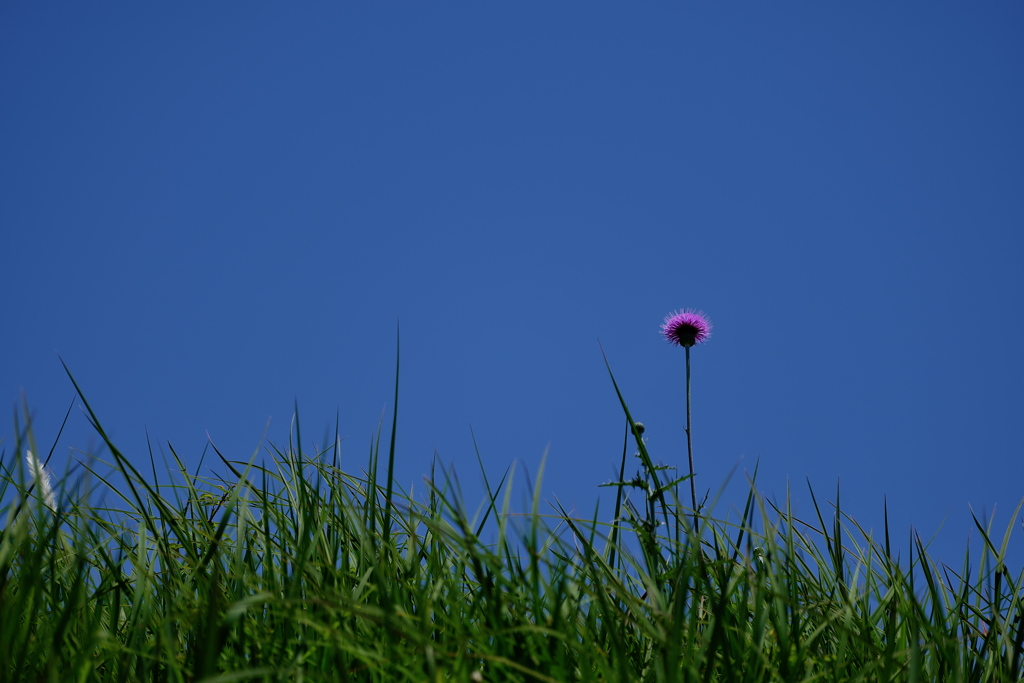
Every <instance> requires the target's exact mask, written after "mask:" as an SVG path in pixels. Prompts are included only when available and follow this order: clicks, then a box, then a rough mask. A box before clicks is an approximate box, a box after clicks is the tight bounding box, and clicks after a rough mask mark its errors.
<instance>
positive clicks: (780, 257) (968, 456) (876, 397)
mask: <svg viewBox="0 0 1024 683" xmlns="http://www.w3.org/2000/svg"><path fill="white" fill-rule="evenodd" d="M1021 35H1024V4H1022V3H1020V2H990V3H972V4H965V3H952V2H936V3H923V2H906V3H883V2H867V3H811V2H792V3H763V2H735V3H710V2H672V3H668V2H654V3H643V4H642V5H636V4H634V5H626V4H622V3H614V4H613V3H571V2H566V3H530V2H526V3H452V2H443V3H401V2H398V3H361V4H356V3H288V4H281V3H267V2H264V3H260V2H247V3H232V2H224V3H214V4H210V3H176V4H174V5H158V4H131V5H129V4H112V3H108V4H99V5H98V4H95V3H66V2H65V3H33V2H7V3H4V4H3V5H0V93H2V100H3V106H2V107H0V230H2V241H0V245H2V252H0V253H2V255H3V268H2V271H0V278H2V283H3V289H4V292H5V293H6V297H7V307H6V312H7V315H6V325H5V333H4V335H3V339H4V341H3V346H2V348H3V353H0V397H2V398H3V399H4V400H6V401H8V405H9V406H11V407H12V408H13V407H14V406H15V404H16V403H17V401H18V400H19V396H20V393H21V392H22V391H24V392H25V393H26V394H27V397H28V402H29V405H30V406H31V408H32V411H33V415H34V420H35V427H36V433H37V437H38V438H39V439H40V441H42V442H43V443H45V444H49V443H51V442H52V440H53V438H54V437H55V436H56V433H57V429H58V427H59V425H60V422H61V420H62V419H63V417H64V413H65V411H66V410H67V407H68V406H69V405H70V404H71V403H72V400H73V398H74V392H73V389H72V386H71V383H70V382H69V381H68V379H67V377H66V376H65V374H64V371H63V369H62V366H61V363H60V361H59V359H58V356H59V357H60V358H63V360H64V361H65V362H66V363H67V364H68V366H69V367H70V368H71V371H72V372H73V373H74V375H75V377H76V379H77V380H78V381H79V383H80V384H81V385H82V387H83V389H84V390H85V392H86V395H87V396H88V397H89V399H90V401H91V403H92V404H93V406H94V408H95V409H96V410H97V411H98V413H99V415H100V417H101V419H102V421H103V422H104V424H105V426H106V428H107V429H108V431H109V432H110V433H111V434H112V436H113V438H114V440H115V442H117V443H118V444H119V445H120V446H121V449H122V450H124V451H125V452H126V453H127V454H128V455H129V456H130V457H131V458H133V459H136V460H137V462H138V464H139V465H140V466H141V465H146V464H148V455H147V450H146V438H147V433H148V435H149V437H150V438H151V439H152V441H153V443H154V445H155V446H156V447H157V448H161V449H163V450H164V451H165V452H166V451H167V445H166V444H167V443H168V442H170V443H171V444H173V446H174V448H175V449H176V450H177V452H178V453H179V454H181V455H182V456H183V457H184V458H185V460H186V462H188V463H190V464H191V465H195V464H196V463H197V462H198V458H199V455H200V453H201V452H202V451H203V448H204V445H205V443H206V441H207V434H209V436H210V438H212V440H213V441H214V442H215V443H216V444H217V446H218V447H219V448H220V449H221V450H222V451H224V452H226V453H227V454H229V455H231V456H232V457H235V458H237V459H240V460H247V459H248V458H249V456H250V455H251V453H252V452H253V451H254V449H256V448H257V447H258V446H259V444H260V439H261V435H262V434H263V433H264V429H265V427H266V425H267V421H268V420H270V426H269V429H268V430H267V436H268V439H269V440H271V441H273V442H275V443H278V444H281V443H283V442H284V441H285V440H286V439H287V434H288V429H289V422H290V419H291V416H292V412H293V407H294V403H295V401H298V404H299V408H300V413H301V419H302V425H303V430H304V438H305V440H306V441H307V442H312V441H314V440H315V441H316V442H318V443H319V442H322V441H323V437H324V435H325V433H327V432H328V431H329V430H333V424H334V420H335V416H336V415H337V416H339V419H340V432H341V435H342V436H343V437H346V438H345V441H344V442H343V453H344V457H345V458H346V460H345V462H346V463H347V465H348V466H349V467H350V468H351V469H353V470H358V469H359V468H361V467H363V466H364V464H365V462H366V454H367V452H368V450H369V445H370V437H371V434H372V433H373V432H374V430H375V429H376V426H377V423H378V421H379V420H380V418H381V415H382V411H386V410H390V408H391V404H392V392H393V382H394V370H395V345H396V327H397V326H398V325H399V324H400V326H401V352H402V368H401V398H400V405H399V431H398V439H397V444H398V456H397V458H398V478H399V481H400V482H401V483H403V484H408V483H413V482H415V483H417V485H419V482H420V481H421V477H422V475H423V474H425V473H426V472H427V471H428V470H429V466H430V462H431V459H432V457H433V456H434V454H435V452H436V453H437V454H438V455H439V456H440V457H441V458H442V460H443V461H444V462H446V463H449V464H454V465H455V467H456V468H457V470H458V472H459V473H460V479H461V481H462V483H463V485H464V486H465V488H466V490H467V495H468V497H470V498H471V499H475V498H477V497H478V495H479V494H478V491H479V482H480V476H479V473H478V470H477V465H476V458H475V455H474V451H473V442H472V438H471V434H470V428H472V430H473V433H475V436H476V440H477V443H478V445H479V447H480V450H481V453H482V456H483V459H484V462H485V464H486V467H487V470H488V473H489V474H491V475H494V476H500V474H501V473H502V472H503V471H504V470H505V468H506V467H507V466H508V465H509V464H510V463H512V462H513V461H518V462H520V463H522V465H523V466H524V467H525V468H526V469H527V470H529V471H530V472H531V474H535V473H536V471H537V467H538V465H539V463H540V460H541V457H542V454H543V453H544V452H545V451H547V453H548V456H547V470H546V477H545V480H544V483H543V487H542V492H543V494H544V495H545V497H547V498H549V499H554V497H555V496H557V497H558V498H559V499H560V500H562V501H563V502H565V503H566V504H567V505H575V506H576V507H577V509H578V510H580V511H581V512H583V513H586V514H590V513H591V512H592V510H593V506H594V504H595V502H596V501H597V500H598V497H599V496H602V495H604V496H607V492H608V489H599V488H597V487H598V485H599V484H601V483H604V482H606V481H609V480H610V479H611V478H612V477H613V473H614V472H615V471H616V470H617V464H618V460H619V457H620V453H621V445H622V431H623V417H622V413H621V410H620V408H619V406H618V404H617V400H616V398H615V394H614V391H613V390H612V387H611V384H610V382H609V379H608V375H607V373H606V372H605V369H604V365H603V360H602V356H601V350H600V346H599V342H600V344H601V345H603V348H604V350H605V352H606V353H607V355H608V359H609V361H610V362H611V364H612V367H613V369H614V371H615V373H616V377H617V379H618V381H619V383H620V386H621V387H622V389H623V391H624V392H625V395H626V398H627V400H628V401H629V403H630V406H631V409H632V411H633V413H634V415H635V417H636V418H637V419H640V420H642V421H643V422H645V423H646V425H647V427H648V432H647V435H648V438H649V441H648V444H649V447H650V449H651V451H652V453H653V454H654V456H655V457H656V458H657V459H659V460H663V461H665V462H667V463H673V464H678V465H680V466H684V463H685V438H684V434H683V431H682V427H683V409H684V405H683V360H684V354H683V352H682V351H681V350H680V349H678V348H673V347H670V346H668V345H667V344H666V343H665V342H664V340H663V339H662V338H661V337H660V336H659V325H660V323H661V321H662V318H663V317H664V316H665V314H666V313H668V312H670V311H672V310H674V309H676V308H683V307H693V308H699V309H702V310H703V311H705V312H706V313H707V315H708V316H709V317H710V318H711V320H712V321H713V323H714V332H713V335H712V337H711V340H710V341H709V342H708V343H707V344H704V345H702V346H700V347H697V348H695V349H694V352H693V376H694V379H693V395H694V407H693V419H694V445H695V459H696V463H697V471H698V485H699V487H700V488H702V489H708V488H710V489H711V490H712V492H715V491H717V490H718V489H719V487H720V486H721V485H722V484H723V483H724V482H725V481H726V479H727V477H728V475H729V473H730V471H733V470H734V469H735V471H736V474H735V475H734V478H733V483H732V484H730V485H729V487H727V488H726V490H725V494H724V497H723V500H722V502H721V503H720V504H719V511H720V512H722V513H724V512H725V511H726V510H728V509H729V507H730V506H732V505H735V504H737V502H738V501H740V499H741V497H742V495H743V493H744V487H745V484H744V475H743V472H744V471H750V470H752V469H753V467H754V465H755V463H757V462H758V461H759V462H760V475H759V488H760V489H761V490H762V491H764V492H765V493H767V494H769V495H772V496H775V497H783V496H784V495H785V492H786V487H787V483H788V485H791V486H792V487H793V495H794V498H795V501H796V509H797V512H798V513H800V514H803V515H808V516H809V515H810V514H811V512H812V510H811V508H810V502H809V497H808V496H807V495H806V484H805V479H807V478H809V479H810V481H811V482H812V483H813V484H814V486H815V489H816V492H817V493H818V496H819V500H821V499H828V500H832V499H834V491H835V487H836V484H837V482H839V483H840V484H841V486H842V491H843V494H842V495H843V507H844V509H845V510H846V511H847V512H849V513H850V514H852V515H853V516H854V517H856V518H857V519H859V520H861V521H863V522H864V523H865V525H867V526H874V527H875V528H878V525H879V524H880V522H881V510H882V503H883V499H884V498H885V497H888V502H889V510H890V520H891V523H892V528H893V532H894V533H895V534H897V536H898V537H900V538H906V534H907V533H908V531H909V528H910V526H911V525H913V526H915V527H916V528H917V529H919V530H920V532H921V533H922V535H923V536H925V538H927V537H928V536H930V535H931V534H932V533H934V532H935V531H936V530H938V529H939V528H940V526H941V528H942V531H941V533H940V535H939V539H938V541H937V542H936V545H935V546H934V547H935V549H936V552H937V554H938V555H939V556H940V557H941V558H942V559H946V560H948V561H950V562H952V563H954V564H956V563H958V562H959V561H960V559H961V557H962V549H963V548H964V544H965V543H966V539H967V536H968V533H969V532H970V529H971V526H972V522H971V516H970V510H971V508H973V509H974V510H975V511H976V512H977V513H978V514H979V515H989V514H992V512H993V510H994V511H995V517H996V522H997V527H998V529H999V531H1000V533H1001V532H1002V529H1003V528H1005V525H1006V524H1007V523H1008V522H1009V520H1010V514H1011V513H1012V511H1013V509H1014V507H1015V506H1016V505H1017V503H1018V502H1019V500H1020V499H1021V497H1022V496H1024V487H1022V486H1021V482H1022V475H1024V461H1022V456H1024V448H1022V441H1021V429H1020V428H1021V424H1022V418H1021V414H1022V408H1024V405H1022V400H1021V390H1020V387H1021V386H1022V383H1024V365H1022V360H1021V356H1022V354H1021V353H1020V340H1021V339H1022V338H1024V324H1022V322H1021V312H1022V311H1021V294H1022V293H1024V271H1022V268H1021V266H1020V264H1021V263H1022V262H1024V237H1022V234H1024V126H1022V125H1021V122H1022V121H1024V42H1022V41H1021V39H1020V37H1021ZM2 433H3V434H4V435H6V436H5V441H4V446H3V447H4V448H5V449H6V457H8V458H10V457H11V451H10V449H11V447H12V444H13V428H12V426H10V425H9V426H8V427H7V428H5V431H3V432H2ZM72 448H75V449H81V450H84V451H90V450H97V448H98V446H97V440H96V438H95V437H94V436H93V435H91V433H90V431H89V429H88V425H87V424H86V420H85V419H84V418H83V417H82V415H81V411H80V409H79V408H78V407H77V406H76V408H75V409H74V410H73V412H72V418H71V423H70V425H69V427H68V429H67V431H66V434H65V436H64V437H62V439H61V441H60V443H59V444H58V447H57V449H56V451H55V453H54V456H53V460H52V462H51V465H52V466H53V469H55V470H56V471H57V472H61V471H63V469H64V468H65V466H66V465H67V463H68V462H70V461H71V459H72V458H74V457H81V456H80V455H77V454H76V453H75V452H73V451H72ZM521 490H523V489H521ZM524 495H525V490H524ZM608 509H609V508H608V507H607V506H606V507H605V510H606V511H607V510H608ZM607 514H610V512H609V513H607ZM1018 531H1019V529H1018ZM1022 539H1024V536H1021V535H1018V537H1017V540H1016V543H1015V545H1014V548H1015V553H1017V556H1018V557H1020V556H1022V553H1021V551H1020V548H1021V544H1022V543H1024V540H1022Z"/></svg>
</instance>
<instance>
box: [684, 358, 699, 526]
mask: <svg viewBox="0 0 1024 683" xmlns="http://www.w3.org/2000/svg"><path fill="white" fill-rule="evenodd" d="M691 423H692V421H691V418H690V347H689V346H687V347H686V453H687V455H688V456H689V458H690V500H691V501H692V502H693V528H694V529H696V528H697V485H696V483H694V476H693V432H692V430H691V428H690V425H691Z"/></svg>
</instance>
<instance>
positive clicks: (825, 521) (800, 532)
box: [0, 389, 1024, 683]
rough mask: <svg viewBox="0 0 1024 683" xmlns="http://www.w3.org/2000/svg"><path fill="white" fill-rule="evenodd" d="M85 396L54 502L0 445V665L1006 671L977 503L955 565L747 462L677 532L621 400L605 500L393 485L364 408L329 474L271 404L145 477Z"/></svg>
mask: <svg viewBox="0 0 1024 683" xmlns="http://www.w3.org/2000/svg"><path fill="white" fill-rule="evenodd" d="M616 390H617V389H616ZM82 400H83V402H84V397H82ZM85 405H86V409H87V411H88V414H89V415H90V417H91V419H92V420H93V423H94V427H95V429H96V431H97V433H98V434H99V436H100V438H101V439H103V441H104V442H105V444H106V447H107V451H108V452H109V459H108V461H107V462H102V461H100V460H98V459H97V460H94V461H90V462H88V463H84V467H85V469H84V470H83V471H82V472H81V476H79V477H78V480H77V481H74V480H70V479H68V480H65V481H64V482H62V483H60V484H59V485H58V486H57V487H56V493H57V500H56V505H55V509H51V507H49V506H48V504H47V501H46V498H45V495H43V494H44V492H43V491H42V490H41V486H40V483H39V482H38V481H37V480H36V479H35V478H34V477H33V476H32V471H31V470H30V468H28V467H27V466H26V465H25V464H24V452H25V451H26V450H32V451H33V452H36V453H38V451H37V450H36V449H35V448H34V444H32V443H30V441H31V439H32V435H31V430H30V429H27V428H23V427H20V426H17V425H16V434H17V438H16V442H15V443H14V444H13V446H14V448H13V451H10V452H7V453H5V454H4V457H3V461H2V462H3V471H2V472H0V501H2V507H0V524H2V525H3V526H2V531H0V644H2V646H3V648H4V656H3V657H0V680H3V681H8V680H10V681H61V682H64V681H125V682H128V681H131V682H134V681H206V682H207V683H212V682H214V681H293V680H294V681H298V680H307V681H347V680H352V681H395V680H399V681H401V680H415V681H428V680H429V681H446V680H452V681H505V680H512V681H567V680H581V681H589V680H598V681H736V682H747V681H1016V680H1018V679H1019V678H1020V670H1021V661H1020V658H1021V652H1022V643H1024V622H1022V619H1021V615H1022V613H1024V610H1022V604H1021V586H1022V576H1021V575H1020V574H1019V573H1016V574H1013V573H1011V571H1010V569H1009V568H1008V567H1007V566H1006V565H1005V563H1004V558H1005V556H1006V549H1007V546H1008V543H1009V539H1010V529H1007V531H1006V532H1005V533H1004V534H1003V535H1002V536H1001V537H998V536H996V535H995V534H994V533H993V530H992V529H990V528H985V527H983V526H982V525H981V524H980V523H979V524H978V530H979V532H980V533H981V535H982V537H983V539H984V543H985V545H984V548H983V549H982V551H981V556H980V557H977V558H972V557H970V555H969V554H967V555H965V557H964V561H963V563H962V565H961V566H959V567H955V568H951V567H946V566H943V565H940V564H937V563H935V562H934V561H932V560H931V559H930V558H929V557H928V555H927V554H926V552H925V548H924V544H923V543H922V542H921V541H920V539H918V538H916V537H914V536H911V539H910V542H911V548H912V552H911V555H910V557H909V558H908V559H907V560H905V561H904V562H902V563H901V562H898V561H897V560H896V559H895V558H894V554H893V545H892V542H891V539H890V533H889V529H888V526H887V525H886V528H885V530H884V538H883V539H874V538H872V537H871V535H870V534H869V533H867V532H865V531H864V530H863V529H861V528H860V527H859V526H858V525H857V524H856V522H855V521H854V520H852V519H850V518H849V517H847V516H846V515H844V514H843V513H842V512H841V510H840V507H839V492H838V491H837V492H836V495H835V501H834V502H833V503H831V504H819V501H818V500H815V501H814V505H815V511H816V515H815V518H814V519H810V520H802V521H801V520H797V519H795V518H794V517H793V515H792V514H791V513H790V510H789V509H788V507H787V504H786V502H785V501H784V502H783V503H782V505H780V506H774V505H772V504H771V503H770V502H769V501H767V500H765V499H764V498H763V497H761V496H760V495H759V494H758V493H757V492H756V489H755V487H754V485H753V482H752V483H751V487H750V494H749V495H748V497H747V499H746V504H745V507H744V510H743V511H742V513H741V516H740V518H739V519H737V520H734V521H726V520H720V519H716V518H715V516H714V515H713V514H704V515H702V516H701V518H700V526H699V529H700V536H699V537H698V536H697V534H696V532H695V530H694V528H695V526H694V522H693V520H694V518H693V516H692V515H693V511H692V510H691V509H690V508H688V507H684V506H682V505H680V504H679V497H678V495H677V494H678V490H679V484H680V482H681V481H684V480H675V481H666V480H665V475H666V472H667V471H668V470H666V469H664V468H660V467H658V466H657V465H655V462H654V460H653V459H652V456H651V455H650V454H649V453H648V452H647V449H646V445H645V444H644V442H643V439H642V438H640V436H639V435H640V434H641V433H642V432H641V430H639V429H637V428H636V424H635V423H634V422H633V420H632V418H631V416H630V415H629V413H628V410H627V411H626V416H627V418H626V419H627V431H626V433H627V435H628V437H629V438H628V439H627V447H626V448H625V449H624V451H623V458H624V460H623V462H624V463H625V461H626V456H627V453H628V452H629V451H631V450H633V449H630V448H629V446H628V443H629V442H630V441H632V443H633V445H634V446H635V451H636V457H637V459H638V463H639V466H640V471H641V473H640V475H639V476H638V477H636V478H635V479H633V480H630V481H623V482H618V483H617V484H615V485H616V486H618V487H619V493H620V494H621V495H620V496H619V497H618V501H619V502H618V503H617V504H616V508H617V509H616V510H614V511H613V512H612V513H611V514H608V515H602V514H601V513H600V512H599V511H595V513H594V515H593V516H592V517H590V518H581V517H577V516H573V515H570V514H568V513H567V512H566V511H565V510H563V509H562V508H561V507H560V506H559V505H558V504H557V502H555V503H554V504H549V503H547V502H545V501H543V500H541V499H540V497H539V495H537V493H536V491H539V490H540V485H539V482H538V484H537V486H536V487H535V489H534V491H535V493H534V494H533V496H532V505H531V506H530V509H529V510H527V511H523V512H519V511H513V509H512V507H511V504H510V501H511V496H512V492H513V490H515V487H516V485H517V484H516V482H517V472H516V471H515V469H514V468H510V469H509V471H508V472H506V473H505V475H504V476H503V477H502V479H501V480H500V481H497V482H492V481H490V480H488V479H487V477H486V475H484V482H485V488H486V491H487V495H486V497H485V499H484V501H483V502H482V504H474V505H473V506H472V507H470V506H469V505H467V503H466V502H465V501H464V500H463V499H462V496H461V494H460V493H459V490H458V486H457V482H456V481H455V480H454V478H453V477H450V476H448V475H447V474H446V473H445V472H443V471H442V472H438V471H436V470H435V472H434V473H433V475H432V477H431V480H430V481H428V482H427V488H426V490H425V491H424V492H423V493H422V494H420V495H417V496H413V495H410V494H408V493H406V492H405V491H402V490H401V489H400V487H398V486H397V484H396V482H394V480H393V479H392V477H391V474H390V473H391V463H392V462H393V457H394V440H393V439H391V440H390V443H391V446H390V448H389V450H388V451H386V452H382V450H381V437H383V436H385V435H384V433H383V432H384V430H380V431H379V432H378V438H377V439H376V440H375V441H374V442H373V444H372V445H371V447H370V448H369V452H368V454H367V455H366V456H365V457H366V463H367V466H366V470H365V472H359V473H353V472H346V471H343V470H342V469H341V467H340V462H341V451H340V442H339V441H338V440H337V439H335V441H334V443H333V444H329V445H328V446H327V447H325V448H322V449H320V450H319V451H317V452H307V451H303V450H302V449H300V447H299V444H302V443H303V441H302V438H301V432H300V430H299V422H298V419H297V418H296V420H295V421H294V423H293V436H294V439H293V440H292V441H291V442H290V443H289V444H288V445H287V446H286V447H280V448H275V447H271V448H270V456H271V457H270V458H269V459H263V458H261V459H259V460H257V456H255V455H254V456H253V457H252V458H251V460H248V461H236V460H232V459H231V458H230V457H228V456H226V455H224V454H221V453H216V452H215V453H214V454H215V455H216V456H218V457H219V465H218V467H217V469H218V470H220V471H222V472H223V476H222V477H220V478H210V477H201V476H199V475H198V474H196V473H190V472H188V471H187V470H186V469H185V467H184V466H183V465H182V463H181V460H180V458H178V456H177V454H176V453H174V452H173V451H172V457H173V458H174V460H175V463H176V468H177V471H176V472H175V473H174V475H175V476H174V483H172V484H166V483H165V484H160V485H158V484H157V482H156V481H155V477H151V478H150V479H147V477H146V476H144V475H143V474H142V473H141V472H139V471H138V470H137V469H136V468H135V467H134V466H133V465H132V462H131V461H130V459H129V458H128V457H126V456H125V455H124V454H122V453H121V452H120V451H119V450H118V449H117V447H116V445H115V444H113V443H111V442H110V440H109V439H108V438H107V436H106V434H105V432H104V431H103V428H102V426H101V425H100V422H99V420H98V418H97V416H96V415H95V414H93V413H92V412H91V409H89V408H88V404H87V403H85ZM623 407H624V408H625V402H624V401H623ZM26 414H27V413H26ZM394 429H395V424H394V423H393V424H392V435H393V434H394ZM382 459H383V463H386V470H385V471H381V470H382V469H383V463H382ZM135 461H136V462H137V461H138V460H137V459H135ZM153 469H154V472H155V466H154V468H153ZM623 471H625V465H623ZM542 474H543V472H541V473H540V475H539V476H542ZM538 478H539V477H538ZM684 479H685V478H684ZM100 501H105V502H100ZM1014 517H1015V518H1016V514H1015V515H1014Z"/></svg>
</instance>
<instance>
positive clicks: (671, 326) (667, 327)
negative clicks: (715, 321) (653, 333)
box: [661, 308, 711, 347]
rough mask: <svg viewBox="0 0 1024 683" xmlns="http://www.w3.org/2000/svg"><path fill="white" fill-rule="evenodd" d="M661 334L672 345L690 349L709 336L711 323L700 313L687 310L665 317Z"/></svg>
mask: <svg viewBox="0 0 1024 683" xmlns="http://www.w3.org/2000/svg"><path fill="white" fill-rule="evenodd" d="M661 333H662V334H663V335H665V338H666V339H668V340H669V341H670V342H671V343H673V344H677V345H679V346H686V347H690V346H693V345H694V344H700V343H701V342H702V341H706V340H707V338H708V337H710V336H711V321H710V320H708V319H707V318H706V317H704V313H703V312H702V311H694V310H693V309H690V308H687V309H685V310H682V311H675V312H673V313H669V314H668V315H667V316H665V322H664V323H663V324H662V326H661Z"/></svg>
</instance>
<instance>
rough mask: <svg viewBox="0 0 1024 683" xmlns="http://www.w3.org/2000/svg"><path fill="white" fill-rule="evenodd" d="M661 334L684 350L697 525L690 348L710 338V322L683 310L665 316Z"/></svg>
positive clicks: (692, 494) (688, 449)
mask: <svg viewBox="0 0 1024 683" xmlns="http://www.w3.org/2000/svg"><path fill="white" fill-rule="evenodd" d="M661 333H662V334H663V335H665V338H666V339H668V341H669V342H670V343H672V344H675V345H677V346H682V347H683V348H684V349H686V455H687V458H688V459H689V463H690V500H691V502H692V503H693V523H694V525H696V524H697V516H698V513H699V510H698V509H697V485H696V483H695V482H694V475H693V429H692V422H691V416H690V347H692V346H694V345H695V344H700V343H701V342H703V341H706V340H707V338H708V337H709V336H711V321H709V320H708V319H707V317H705V315H704V313H703V312H701V311H694V310H691V309H685V310H681V311H675V312H674V313H669V314H668V315H667V316H665V322H664V323H663V324H662V326H661Z"/></svg>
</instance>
